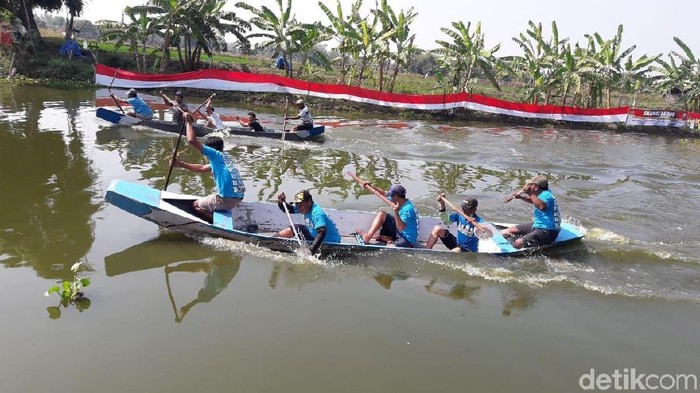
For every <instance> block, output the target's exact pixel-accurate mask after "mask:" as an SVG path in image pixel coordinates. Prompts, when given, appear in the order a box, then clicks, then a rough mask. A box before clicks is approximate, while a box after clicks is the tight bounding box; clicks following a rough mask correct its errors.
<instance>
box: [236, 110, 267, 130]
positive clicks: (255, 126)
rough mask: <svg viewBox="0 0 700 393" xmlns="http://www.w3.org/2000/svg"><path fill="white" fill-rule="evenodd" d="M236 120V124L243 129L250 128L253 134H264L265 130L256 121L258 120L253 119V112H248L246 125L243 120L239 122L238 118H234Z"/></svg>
mask: <svg viewBox="0 0 700 393" xmlns="http://www.w3.org/2000/svg"><path fill="white" fill-rule="evenodd" d="M236 120H238V122H239V123H240V124H241V125H242V126H243V127H250V128H251V129H252V130H253V131H255V132H265V129H264V128H263V126H262V125H261V124H260V122H259V121H258V118H257V117H255V112H248V122H247V123H246V122H244V121H243V120H241V118H240V117H238V116H236Z"/></svg>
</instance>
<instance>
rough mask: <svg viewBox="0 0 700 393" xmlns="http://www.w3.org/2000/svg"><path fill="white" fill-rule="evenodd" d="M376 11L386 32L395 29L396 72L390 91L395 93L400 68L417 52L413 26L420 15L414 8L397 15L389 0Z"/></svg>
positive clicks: (383, 2) (394, 57)
mask: <svg viewBox="0 0 700 393" xmlns="http://www.w3.org/2000/svg"><path fill="white" fill-rule="evenodd" d="M374 11H375V12H376V13H377V15H379V17H380V20H381V22H382V25H383V30H384V31H390V30H392V29H394V34H393V35H392V36H391V42H392V43H393V44H394V47H395V50H396V51H395V52H394V53H393V55H392V60H394V71H393V74H392V76H391V83H390V85H389V89H388V91H389V92H393V91H394V85H395V83H396V76H397V75H398V74H399V68H400V67H402V66H404V65H405V64H407V63H408V59H409V58H410V56H411V54H412V53H413V52H414V51H415V46H414V41H415V38H416V35H415V34H411V24H412V23H413V21H414V20H415V18H416V16H418V14H417V13H416V12H415V11H414V10H413V7H411V8H409V9H408V11H405V12H404V10H401V11H400V12H399V14H398V15H396V13H395V12H394V10H393V9H392V8H391V6H390V5H389V4H388V3H387V0H382V1H381V4H380V8H378V9H376V10H374ZM380 89H381V88H380Z"/></svg>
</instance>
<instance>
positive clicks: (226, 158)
mask: <svg viewBox="0 0 700 393" xmlns="http://www.w3.org/2000/svg"><path fill="white" fill-rule="evenodd" d="M184 120H185V121H186V122H187V124H186V126H185V129H186V130H187V143H189V144H190V145H191V146H192V147H194V148H195V149H197V151H199V152H200V153H202V155H203V156H205V157H206V158H207V160H208V161H209V164H206V165H203V164H194V163H189V162H185V161H180V160H178V159H174V160H173V162H172V165H173V167H179V168H185V169H187V170H190V171H193V172H199V173H204V172H209V171H211V173H212V175H213V176H214V182H215V183H216V188H217V192H215V193H213V194H211V195H209V196H205V197H203V198H199V199H197V200H195V201H194V202H193V203H192V207H193V208H194V210H195V212H196V213H197V215H199V216H200V217H201V218H203V219H204V220H206V221H207V222H209V223H212V222H213V221H214V220H213V218H214V211H222V210H231V209H233V208H235V207H236V206H238V205H239V204H240V203H241V201H242V200H243V193H244V192H245V185H244V184H243V179H242V178H241V175H240V173H239V172H238V169H236V167H235V166H234V165H233V160H232V159H231V156H230V155H228V154H227V153H225V152H224V140H223V139H221V137H218V136H212V135H210V136H207V137H206V139H205V140H204V145H202V143H201V142H200V141H199V140H198V139H197V135H196V134H195V132H194V129H193V128H192V122H193V119H192V116H191V115H189V114H188V115H187V116H186V117H185V119H184Z"/></svg>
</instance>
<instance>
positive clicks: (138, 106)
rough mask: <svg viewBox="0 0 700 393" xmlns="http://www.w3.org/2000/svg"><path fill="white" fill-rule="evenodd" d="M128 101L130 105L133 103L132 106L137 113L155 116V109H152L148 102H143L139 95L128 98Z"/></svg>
mask: <svg viewBox="0 0 700 393" xmlns="http://www.w3.org/2000/svg"><path fill="white" fill-rule="evenodd" d="M126 102H128V103H129V105H131V107H132V108H134V112H135V113H138V114H139V115H144V116H153V110H151V107H149V106H148V104H146V103H145V102H143V100H142V99H140V98H138V97H131V98H127V99H126Z"/></svg>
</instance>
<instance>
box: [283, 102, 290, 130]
mask: <svg viewBox="0 0 700 393" xmlns="http://www.w3.org/2000/svg"><path fill="white" fill-rule="evenodd" d="M287 107H289V97H284V121H283V122H282V140H284V137H285V136H286V135H287V130H285V128H286V127H287Z"/></svg>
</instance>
